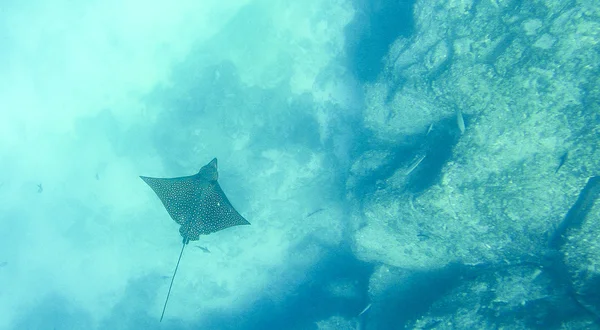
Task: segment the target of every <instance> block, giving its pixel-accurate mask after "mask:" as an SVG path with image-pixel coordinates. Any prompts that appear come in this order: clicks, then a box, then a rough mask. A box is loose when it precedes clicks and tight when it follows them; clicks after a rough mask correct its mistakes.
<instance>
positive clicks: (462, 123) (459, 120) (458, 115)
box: [456, 109, 465, 134]
mask: <svg viewBox="0 0 600 330" xmlns="http://www.w3.org/2000/svg"><path fill="white" fill-rule="evenodd" d="M456 123H457V124H458V129H459V130H460V134H463V133H464V132H465V119H464V118H463V115H462V111H460V109H457V110H456Z"/></svg>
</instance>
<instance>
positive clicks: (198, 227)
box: [140, 158, 250, 322]
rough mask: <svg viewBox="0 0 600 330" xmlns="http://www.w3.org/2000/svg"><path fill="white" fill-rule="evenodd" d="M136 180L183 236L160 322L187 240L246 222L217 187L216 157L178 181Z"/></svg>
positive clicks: (143, 177) (177, 179) (196, 238)
mask: <svg viewBox="0 0 600 330" xmlns="http://www.w3.org/2000/svg"><path fill="white" fill-rule="evenodd" d="M140 178H142V180H144V182H146V183H147V184H148V185H149V186H150V188H152V190H154V192H155V193H156V195H157V196H158V198H160V200H161V201H162V203H163V205H164V206H165V209H167V212H169V215H170V216H171V218H172V219H173V220H175V222H177V223H178V224H179V225H180V226H181V227H179V234H180V235H181V237H183V246H182V247H181V252H180V253H179V259H177V265H176V266H175V271H173V277H172V278H171V284H170V285H169V292H168V293H167V298H166V299H165V305H164V306H163V310H162V314H161V315H160V322H162V319H163V316H164V315H165V309H166V308H167V302H168V301H169V296H170V295H171V288H172V287H173V281H174V280H175V275H176V274H177V268H179V261H181V256H182V255H183V249H184V248H185V246H186V245H187V244H188V243H189V242H190V241H197V240H198V239H199V238H200V235H208V234H210V233H214V232H217V231H220V230H223V229H225V228H228V227H233V226H239V225H249V224H250V223H249V222H248V221H247V220H246V219H244V217H242V216H241V215H240V214H239V213H238V212H237V211H236V210H235V209H234V208H233V206H232V205H231V203H230V202H229V200H228V199H227V196H225V193H224V192H223V190H222V189H221V186H219V183H218V182H217V179H218V178H219V174H218V173H217V159H216V158H214V159H213V160H211V161H210V163H208V164H206V165H205V166H203V167H202V168H201V169H200V171H198V173H196V174H195V175H190V176H184V177H179V178H150V177H146V176H140Z"/></svg>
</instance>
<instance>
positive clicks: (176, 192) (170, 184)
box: [140, 176, 208, 225]
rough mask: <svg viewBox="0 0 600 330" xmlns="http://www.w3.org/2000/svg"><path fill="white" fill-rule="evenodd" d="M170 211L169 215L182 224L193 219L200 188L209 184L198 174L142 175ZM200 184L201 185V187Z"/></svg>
mask: <svg viewBox="0 0 600 330" xmlns="http://www.w3.org/2000/svg"><path fill="white" fill-rule="evenodd" d="M140 178H142V180H144V182H146V183H147V184H148V185H149V186H150V188H152V190H154V192H155V193H156V195H157V196H158V198H160V200H161V202H162V203H163V205H164V206H165V209H167V212H169V215H170V216H171V218H172V219H173V220H175V222H177V223H178V224H180V225H183V224H185V223H188V222H189V221H192V220H193V218H194V214H195V213H196V210H197V208H198V204H199V195H198V193H197V192H198V189H202V186H205V187H206V186H208V183H207V182H202V180H199V179H198V177H196V176H185V177H179V178H170V179H164V178H151V177H146V176H141V177H140ZM199 186H200V187H199Z"/></svg>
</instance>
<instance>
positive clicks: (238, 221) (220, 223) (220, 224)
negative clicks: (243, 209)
mask: <svg viewBox="0 0 600 330" xmlns="http://www.w3.org/2000/svg"><path fill="white" fill-rule="evenodd" d="M199 211H200V217H199V218H200V219H201V221H202V230H201V232H200V233H201V234H210V233H214V232H217V231H219V230H223V229H225V228H229V227H233V226H240V225H249V224H250V223H249V222H248V221H247V220H246V219H244V217H242V216H241V215H240V214H239V213H238V212H237V211H236V210H235V209H234V208H233V205H231V203H230V202H229V199H227V196H225V193H224V192H223V190H222V189H221V186H219V183H218V182H216V181H214V182H211V183H210V184H209V185H208V188H207V189H206V191H204V194H203V196H202V199H201V201H200V209H199Z"/></svg>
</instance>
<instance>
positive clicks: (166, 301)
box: [160, 241, 186, 322]
mask: <svg viewBox="0 0 600 330" xmlns="http://www.w3.org/2000/svg"><path fill="white" fill-rule="evenodd" d="M185 244H186V242H185V241H184V242H183V246H182V247H181V252H180V253H179V259H177V266H175V271H174V272H173V277H171V285H169V292H168V293H167V299H165V305H164V306H163V310H162V314H160V322H162V319H163V316H165V309H167V303H168V302H169V296H170V295H171V288H172V287H173V281H174V280H175V275H177V268H179V262H180V261H181V256H182V255H183V249H184V248H185Z"/></svg>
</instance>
